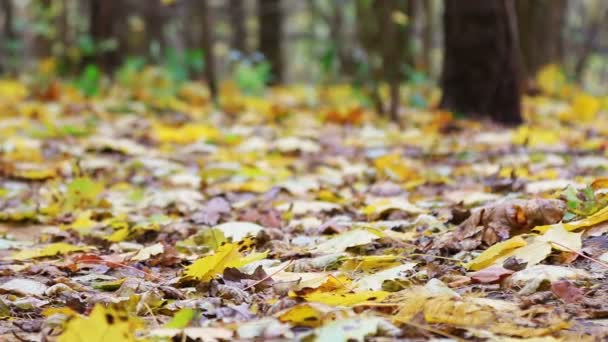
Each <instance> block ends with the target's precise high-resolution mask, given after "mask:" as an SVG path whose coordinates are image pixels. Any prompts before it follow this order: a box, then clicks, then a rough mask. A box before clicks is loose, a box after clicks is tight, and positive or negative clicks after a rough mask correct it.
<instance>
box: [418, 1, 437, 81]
mask: <svg viewBox="0 0 608 342" xmlns="http://www.w3.org/2000/svg"><path fill="white" fill-rule="evenodd" d="M421 3H422V6H423V7H424V20H425V23H424V30H423V31H422V35H423V36H422V61H423V65H422V67H423V69H424V70H425V71H426V73H427V74H428V75H434V72H433V71H434V70H433V57H432V52H433V48H434V44H433V40H434V37H435V27H436V26H437V22H436V21H435V12H437V4H436V3H435V0H423V1H421Z"/></svg>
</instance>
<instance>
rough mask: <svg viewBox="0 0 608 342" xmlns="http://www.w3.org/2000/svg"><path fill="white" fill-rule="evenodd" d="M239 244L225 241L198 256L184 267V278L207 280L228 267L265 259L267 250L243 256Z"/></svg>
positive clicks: (237, 266) (236, 266)
mask: <svg viewBox="0 0 608 342" xmlns="http://www.w3.org/2000/svg"><path fill="white" fill-rule="evenodd" d="M239 248H240V247H239V245H238V244H233V243H227V244H224V245H222V246H220V247H219V248H218V250H217V251H216V252H215V253H214V254H213V255H209V256H206V257H203V258H200V259H198V260H196V261H195V262H193V263H192V265H190V266H188V267H186V269H185V271H184V277H185V279H195V280H201V281H209V280H211V279H213V278H215V277H217V276H219V275H221V274H222V273H223V272H224V270H225V269H226V268H228V267H234V268H239V267H242V266H245V265H247V264H249V263H252V262H254V261H258V260H262V259H265V258H266V256H267V255H268V252H263V253H257V252H253V253H250V254H249V255H247V256H243V255H242V254H241V253H240V252H239Z"/></svg>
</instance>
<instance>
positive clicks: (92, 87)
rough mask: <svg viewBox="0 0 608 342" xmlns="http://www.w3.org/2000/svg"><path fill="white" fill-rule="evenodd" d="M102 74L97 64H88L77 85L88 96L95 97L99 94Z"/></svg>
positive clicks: (77, 80)
mask: <svg viewBox="0 0 608 342" xmlns="http://www.w3.org/2000/svg"><path fill="white" fill-rule="evenodd" d="M100 80H101V72H100V71H99V67H97V65H95V64H88V65H87V66H86V67H85V68H84V70H83V71H82V73H81V74H80V76H79V77H78V78H77V79H76V82H75V85H76V87H77V88H78V89H80V91H82V92H83V93H84V94H85V95H86V96H95V95H97V94H98V93H99V82H100Z"/></svg>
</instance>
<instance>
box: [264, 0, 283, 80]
mask: <svg viewBox="0 0 608 342" xmlns="http://www.w3.org/2000/svg"><path fill="white" fill-rule="evenodd" d="M258 21H259V29H258V31H259V32H258V35H259V49H260V52H261V53H262V54H263V55H264V57H265V58H266V60H267V61H268V62H269V63H270V68H271V69H270V70H271V71H270V72H271V74H272V79H271V80H270V84H278V83H281V82H283V49H282V37H283V9H282V8H281V0H258Z"/></svg>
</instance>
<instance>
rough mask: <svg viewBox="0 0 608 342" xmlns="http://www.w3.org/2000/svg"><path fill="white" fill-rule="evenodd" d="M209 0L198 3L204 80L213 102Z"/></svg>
mask: <svg viewBox="0 0 608 342" xmlns="http://www.w3.org/2000/svg"><path fill="white" fill-rule="evenodd" d="M209 3H210V1H209V0H202V1H201V2H200V6H201V8H200V11H201V24H202V31H201V47H202V48H203V51H204V53H205V70H204V73H205V80H206V81H207V86H208V87H209V93H210V94H211V98H212V99H213V101H215V100H216V99H217V92H218V90H217V78H216V75H215V55H214V54H213V46H214V41H215V37H214V34H213V33H214V32H213V26H214V25H213V21H212V18H213V16H212V15H211V13H210V10H211V9H210V7H209Z"/></svg>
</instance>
